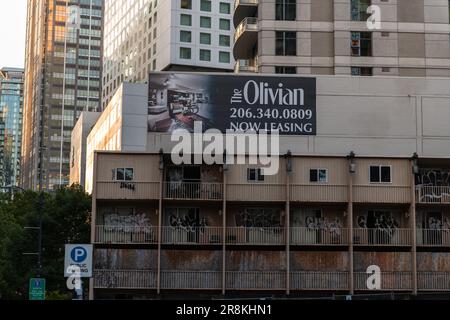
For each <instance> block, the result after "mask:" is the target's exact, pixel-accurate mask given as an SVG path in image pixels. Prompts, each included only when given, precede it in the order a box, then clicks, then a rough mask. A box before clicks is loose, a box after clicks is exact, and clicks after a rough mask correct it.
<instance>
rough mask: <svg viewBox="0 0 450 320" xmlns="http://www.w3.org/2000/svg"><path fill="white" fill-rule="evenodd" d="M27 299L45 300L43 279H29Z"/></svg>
mask: <svg viewBox="0 0 450 320" xmlns="http://www.w3.org/2000/svg"><path fill="white" fill-rule="evenodd" d="M29 299H30V300H33V301H43V300H45V279H40V278H35V279H30V288H29Z"/></svg>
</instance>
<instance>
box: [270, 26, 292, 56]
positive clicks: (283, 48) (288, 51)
mask: <svg viewBox="0 0 450 320" xmlns="http://www.w3.org/2000/svg"><path fill="white" fill-rule="evenodd" d="M275 41H276V44H275V54H276V55H277V56H296V55H297V34H296V32H291V31H277V32H276V40H275Z"/></svg>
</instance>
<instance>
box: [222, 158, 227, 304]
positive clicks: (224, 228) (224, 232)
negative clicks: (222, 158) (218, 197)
mask: <svg viewBox="0 0 450 320" xmlns="http://www.w3.org/2000/svg"><path fill="white" fill-rule="evenodd" d="M226 171H227V167H226V163H225V164H224V166H223V202H222V295H225V294H226V290H227V280H226V277H227V238H226V237H227V173H226Z"/></svg>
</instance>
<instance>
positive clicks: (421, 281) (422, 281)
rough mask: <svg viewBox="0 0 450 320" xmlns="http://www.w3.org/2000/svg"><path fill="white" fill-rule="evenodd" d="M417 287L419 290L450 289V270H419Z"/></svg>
mask: <svg viewBox="0 0 450 320" xmlns="http://www.w3.org/2000/svg"><path fill="white" fill-rule="evenodd" d="M417 287H418V289H419V290H421V291H450V272H419V273H418V274H417Z"/></svg>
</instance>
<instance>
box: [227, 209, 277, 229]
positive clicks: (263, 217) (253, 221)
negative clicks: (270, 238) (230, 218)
mask: <svg viewBox="0 0 450 320" xmlns="http://www.w3.org/2000/svg"><path fill="white" fill-rule="evenodd" d="M235 219H236V226H238V227H246V228H260V229H261V230H266V231H268V230H274V229H276V228H281V227H282V226H281V221H280V213H279V212H277V211H276V210H264V209H246V210H243V211H239V212H238V213H237V214H236V215H235Z"/></svg>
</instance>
